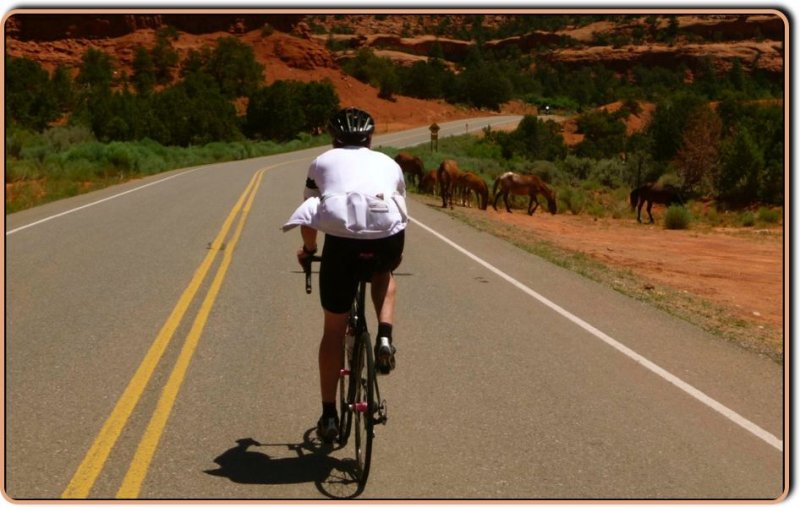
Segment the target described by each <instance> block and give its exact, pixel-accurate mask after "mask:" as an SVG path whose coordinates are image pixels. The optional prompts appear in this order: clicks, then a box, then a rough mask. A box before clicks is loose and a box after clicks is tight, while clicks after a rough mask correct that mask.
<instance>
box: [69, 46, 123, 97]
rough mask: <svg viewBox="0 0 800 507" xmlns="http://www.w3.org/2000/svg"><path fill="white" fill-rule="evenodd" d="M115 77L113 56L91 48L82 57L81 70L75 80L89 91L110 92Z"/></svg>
mask: <svg viewBox="0 0 800 507" xmlns="http://www.w3.org/2000/svg"><path fill="white" fill-rule="evenodd" d="M113 77H114V67H113V65H112V63H111V57H110V56H109V55H107V54H106V53H104V52H102V51H100V50H98V49H94V48H91V47H90V48H89V49H87V50H86V52H85V53H83V56H82V57H81V65H80V70H79V72H78V76H77V77H76V78H75V81H76V82H77V83H78V84H80V85H82V86H83V89H84V91H87V92H89V93H96V92H108V91H110V90H111V82H112V80H113Z"/></svg>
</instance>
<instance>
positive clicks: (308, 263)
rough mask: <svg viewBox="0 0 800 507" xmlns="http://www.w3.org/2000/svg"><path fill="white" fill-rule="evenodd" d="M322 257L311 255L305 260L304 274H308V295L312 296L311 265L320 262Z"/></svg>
mask: <svg viewBox="0 0 800 507" xmlns="http://www.w3.org/2000/svg"><path fill="white" fill-rule="evenodd" d="M321 260H322V257H320V256H319V255H309V256H308V257H306V258H305V259H303V272H304V273H305V274H306V294H311V263H313V262H320V261H321Z"/></svg>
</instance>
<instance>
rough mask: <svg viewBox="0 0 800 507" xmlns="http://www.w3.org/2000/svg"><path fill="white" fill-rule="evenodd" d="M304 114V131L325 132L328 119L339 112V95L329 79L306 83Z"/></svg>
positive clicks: (304, 89) (304, 88) (303, 92)
mask: <svg viewBox="0 0 800 507" xmlns="http://www.w3.org/2000/svg"><path fill="white" fill-rule="evenodd" d="M302 96H303V98H302V104H303V106H304V107H303V112H304V116H305V118H306V122H305V125H304V130H305V131H307V132H310V133H314V134H316V133H320V132H323V131H324V130H325V127H326V125H327V124H328V119H329V118H330V117H331V116H333V114H334V113H335V112H336V111H338V110H339V95H338V94H337V93H336V88H334V86H333V83H331V81H330V80H329V79H326V80H325V81H321V82H320V81H314V82H311V83H306V84H305V85H304V87H303V91H302Z"/></svg>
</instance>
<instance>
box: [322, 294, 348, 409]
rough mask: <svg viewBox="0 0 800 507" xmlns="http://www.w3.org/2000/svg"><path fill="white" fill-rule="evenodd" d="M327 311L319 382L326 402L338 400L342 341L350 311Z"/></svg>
mask: <svg viewBox="0 0 800 507" xmlns="http://www.w3.org/2000/svg"><path fill="white" fill-rule="evenodd" d="M323 311H324V312H325V327H324V329H323V332H322V341H320V344H319V383H320V391H321V394H322V401H323V402H324V403H335V402H336V388H337V386H338V384H339V371H340V370H341V369H342V343H343V340H344V334H345V332H346V331H347V317H348V313H333V312H329V311H328V310H323Z"/></svg>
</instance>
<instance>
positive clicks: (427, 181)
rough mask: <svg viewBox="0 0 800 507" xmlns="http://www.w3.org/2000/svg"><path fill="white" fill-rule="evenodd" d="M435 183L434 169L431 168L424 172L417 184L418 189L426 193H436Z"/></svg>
mask: <svg viewBox="0 0 800 507" xmlns="http://www.w3.org/2000/svg"><path fill="white" fill-rule="evenodd" d="M436 183H437V180H436V169H431V170H430V171H428V172H427V173H425V176H423V177H422V181H421V182H420V184H419V191H420V192H425V193H427V194H433V195H438V190H437V185H436Z"/></svg>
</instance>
